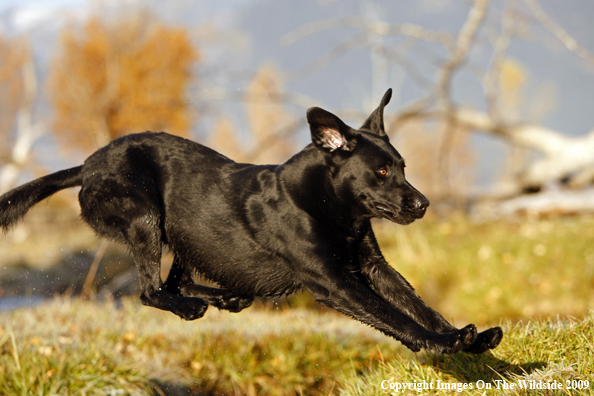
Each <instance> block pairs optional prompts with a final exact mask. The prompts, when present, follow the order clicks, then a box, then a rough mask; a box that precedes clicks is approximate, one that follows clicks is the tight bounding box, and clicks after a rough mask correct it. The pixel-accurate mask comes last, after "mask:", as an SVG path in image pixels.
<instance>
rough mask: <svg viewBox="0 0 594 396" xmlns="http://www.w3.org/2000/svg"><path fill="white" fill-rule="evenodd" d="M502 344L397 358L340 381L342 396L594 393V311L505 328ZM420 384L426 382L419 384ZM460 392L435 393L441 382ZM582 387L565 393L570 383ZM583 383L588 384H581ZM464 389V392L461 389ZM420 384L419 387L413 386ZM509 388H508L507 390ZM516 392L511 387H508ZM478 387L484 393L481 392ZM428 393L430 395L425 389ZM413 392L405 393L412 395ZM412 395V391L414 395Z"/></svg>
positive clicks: (521, 323) (508, 325) (437, 391)
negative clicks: (399, 387)
mask: <svg viewBox="0 0 594 396" xmlns="http://www.w3.org/2000/svg"><path fill="white" fill-rule="evenodd" d="M503 327H504V331H505V336H504V339H503V341H502V343H501V344H500V345H499V347H497V348H496V349H494V350H493V351H491V352H490V353H487V354H483V355H468V354H463V353H458V354H454V355H442V356H438V355H434V354H418V355H417V356H415V357H413V358H411V357H410V356H406V355H396V356H393V357H392V358H391V359H387V360H386V361H384V362H382V363H381V365H380V367H378V368H376V369H372V370H370V371H369V372H367V373H365V374H363V375H351V376H347V377H345V378H344V379H343V381H342V386H343V389H342V392H341V394H342V395H343V396H355V395H361V396H363V395H364V396H374V395H378V396H379V395H386V394H390V393H389V392H390V390H386V389H383V388H382V382H383V381H387V382H384V383H383V386H384V388H385V387H388V386H389V385H388V384H389V382H392V383H411V384H414V383H415V382H416V383H417V384H423V383H425V384H427V385H429V386H432V389H433V390H432V391H431V393H432V394H437V395H446V394H452V393H456V394H458V393H460V394H466V395H475V394H482V393H483V392H484V391H487V394H488V395H509V394H514V395H530V394H532V395H559V394H566V395H571V394H584V395H591V394H594V346H593V342H594V312H590V314H589V315H588V316H587V317H586V318H584V319H583V320H580V321H578V320H574V319H565V320H558V319H555V320H541V321H530V322H519V323H516V324H510V323H509V322H508V323H507V324H504V326H503ZM529 380H534V381H536V383H538V382H539V381H540V382H541V383H543V384H544V383H553V381H557V383H559V384H561V385H562V386H563V389H556V390H554V391H550V390H546V389H545V390H537V389H533V390H530V389H528V390H526V389H520V385H519V384H520V382H521V381H529ZM423 381H424V382H423ZM438 381H441V384H446V385H449V386H455V387H456V389H458V388H462V390H461V391H458V390H456V391H452V390H448V389H447V388H446V389H438V385H439V382H438ZM572 381H576V382H575V385H580V383H579V382H577V381H582V382H581V385H582V388H581V389H568V385H572ZM583 381H588V382H589V383H588V386H585V384H584V382H583ZM464 385H466V386H467V389H466V390H464V389H463V387H464ZM417 386H421V385H417ZM506 386H507V388H506ZM512 386H513V387H514V389H511V387H512ZM480 387H482V388H483V389H482V390H481V389H479V388H480ZM426 392H429V391H428V390H427V391H426ZM410 393H411V392H409V394H410ZM412 393H413V394H414V393H416V391H412Z"/></svg>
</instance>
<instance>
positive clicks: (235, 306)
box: [208, 295, 254, 312]
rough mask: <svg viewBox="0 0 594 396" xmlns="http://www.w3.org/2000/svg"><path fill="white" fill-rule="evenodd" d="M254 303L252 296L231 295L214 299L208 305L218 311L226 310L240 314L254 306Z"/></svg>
mask: <svg viewBox="0 0 594 396" xmlns="http://www.w3.org/2000/svg"><path fill="white" fill-rule="evenodd" d="M253 301H254V297H252V296H236V295H229V296H220V297H217V298H214V299H212V300H210V301H208V303H209V304H210V305H212V306H213V307H217V308H218V309H224V310H226V311H229V312H239V311H241V310H242V309H245V308H247V307H249V306H250V305H252V302H253Z"/></svg>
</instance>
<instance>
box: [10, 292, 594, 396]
mask: <svg viewBox="0 0 594 396" xmlns="http://www.w3.org/2000/svg"><path fill="white" fill-rule="evenodd" d="M1 326H2V328H1V330H0V333H2V334H1V335H0V394H1V395H6V396H12V395H15V396H16V395H52V394H57V395H101V396H107V395H163V394H168V395H178V394H185V395H198V394H200V395H235V394H246V395H285V394H293V395H295V394H302V395H328V394H341V395H348V396H352V395H384V394H389V392H388V391H386V390H383V389H382V388H381V384H382V381H384V380H386V381H392V382H409V383H414V382H417V383H422V382H423V381H425V382H426V383H427V384H433V386H434V387H436V386H437V383H438V382H437V381H438V380H439V381H442V383H445V384H448V385H450V384H458V383H460V384H472V385H473V386H475V387H476V383H477V381H484V383H485V384H490V385H491V386H492V387H493V388H495V387H496V385H497V382H496V380H500V381H503V380H505V381H506V382H507V383H517V382H518V381H519V380H520V379H534V380H539V379H540V380H543V381H544V382H546V381H552V380H557V381H560V382H561V383H562V384H563V385H565V383H566V382H565V381H567V380H570V381H571V380H589V381H590V382H591V385H590V386H589V388H588V389H586V390H585V391H582V392H574V393H573V394H580V393H583V394H594V391H593V390H594V346H593V345H592V344H593V340H594V313H591V314H590V315H588V316H586V317H585V318H584V319H583V320H574V319H568V318H566V319H564V320H541V321H530V322H519V323H516V324H511V323H505V324H504V325H503V327H504V330H505V337H504V340H503V341H502V343H501V345H500V346H499V347H498V348H496V349H495V350H494V351H492V353H487V354H484V355H479V356H474V355H467V354H464V353H459V354H455V355H451V356H438V355H434V354H430V353H418V354H413V353H411V352H409V351H408V350H406V349H404V348H402V347H401V346H400V345H399V343H397V342H395V341H394V340H391V339H389V338H387V337H384V336H382V335H381V334H380V333H379V332H377V331H375V330H372V329H370V328H368V327H366V326H364V325H361V324H359V323H357V322H355V321H353V320H350V319H348V318H346V317H343V316H340V315H338V314H334V313H333V312H324V311H312V310H303V309H291V310H276V311H275V310H270V309H254V308H250V309H249V310H247V311H244V312H242V313H239V314H231V313H228V312H220V311H217V310H209V311H208V312H207V315H206V316H205V317H204V318H202V319H200V320H198V321H196V322H184V321H182V320H180V319H179V318H177V317H175V316H174V315H171V314H169V313H166V312H161V311H158V310H156V309H153V308H147V307H143V306H141V305H140V304H139V302H138V301H137V300H136V299H128V300H125V301H124V304H123V307H122V308H121V309H116V308H115V307H114V306H113V305H112V304H103V305H98V304H95V303H91V302H85V301H82V300H79V299H74V300H63V299H57V300H55V301H53V302H50V303H47V304H44V305H42V306H39V307H35V308H29V309H21V310H17V311H14V312H10V313H7V314H3V316H2V321H1ZM486 386H489V385H486ZM434 391H435V392H436V393H437V394H450V393H451V392H452V391H450V390H448V391H436V390H434ZM473 392H476V389H475V390H474V391H472V392H470V391H469V392H465V393H464V394H475V393H473ZM492 392H495V393H493V394H511V393H509V392H507V393H506V391H504V390H497V389H494V390H493V391H492ZM415 393H416V392H415ZM489 394H491V393H489ZM519 394H528V393H526V392H524V393H522V392H520V393H519ZM539 394H542V393H539ZM551 394H553V393H551ZM567 394H570V393H567Z"/></svg>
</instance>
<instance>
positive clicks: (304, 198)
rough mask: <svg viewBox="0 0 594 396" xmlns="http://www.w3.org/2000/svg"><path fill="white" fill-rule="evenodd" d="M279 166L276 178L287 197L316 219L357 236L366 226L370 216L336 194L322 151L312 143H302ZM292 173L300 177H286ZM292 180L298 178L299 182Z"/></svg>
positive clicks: (349, 234)
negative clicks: (298, 150)
mask: <svg viewBox="0 0 594 396" xmlns="http://www.w3.org/2000/svg"><path fill="white" fill-rule="evenodd" d="M279 170H280V174H279V178H280V181H281V183H282V184H283V186H284V188H285V190H286V192H287V193H288V194H289V195H290V197H291V199H292V200H293V201H294V202H295V204H296V205H297V206H299V207H300V208H301V209H303V210H305V211H306V212H307V213H308V214H309V215H310V216H312V217H313V218H315V219H316V220H317V221H320V222H323V223H325V224H328V225H332V226H336V228H337V230H340V232H341V233H345V234H347V235H348V236H350V237H354V238H357V239H358V237H359V235H360V234H361V233H362V232H363V230H365V229H366V228H367V226H366V224H368V221H369V219H370V218H371V216H369V215H365V214H362V213H357V208H356V206H355V205H353V204H352V203H350V202H349V203H345V202H344V201H343V200H341V199H340V198H339V197H338V196H337V194H336V191H335V190H334V187H333V185H332V181H331V174H330V169H329V168H328V166H327V164H326V157H325V154H323V153H322V152H320V150H318V149H316V148H315V147H314V146H313V145H311V144H310V145H308V146H307V147H305V148H304V149H303V150H302V151H300V152H299V153H297V154H296V155H295V156H293V157H292V158H291V159H289V160H288V161H287V162H285V163H284V164H283V165H282V166H280V167H279ZM292 174H300V175H302V176H303V177H300V178H294V177H290V175H292ZM285 175H286V176H287V177H284V176H285ZM294 180H300V183H295V182H294Z"/></svg>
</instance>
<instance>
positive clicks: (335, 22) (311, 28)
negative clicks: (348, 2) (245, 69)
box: [281, 16, 454, 49]
mask: <svg viewBox="0 0 594 396" xmlns="http://www.w3.org/2000/svg"><path fill="white" fill-rule="evenodd" d="M344 28H356V29H363V30H366V31H367V32H368V33H370V34H376V35H380V36H390V35H391V36H397V35H402V36H408V37H413V38H416V39H419V40H423V41H428V42H432V43H437V44H441V45H443V46H445V47H446V48H448V49H451V48H452V47H453V45H454V41H453V39H452V36H451V35H450V34H449V33H447V32H436V31H433V30H429V29H426V28H424V27H422V26H419V25H415V24H412V23H403V24H397V25H390V24H388V23H385V22H381V21H369V20H367V19H365V18H362V17H359V16H354V17H343V18H332V19H323V20H319V21H313V22H310V23H307V24H305V25H303V26H301V27H299V28H297V29H295V30H293V31H292V32H289V33H287V34H286V35H284V36H283V37H281V45H285V46H286V45H291V44H293V43H295V42H297V41H299V40H301V39H302V38H304V37H307V36H310V35H312V34H315V33H319V32H322V31H326V30H335V29H344Z"/></svg>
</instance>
